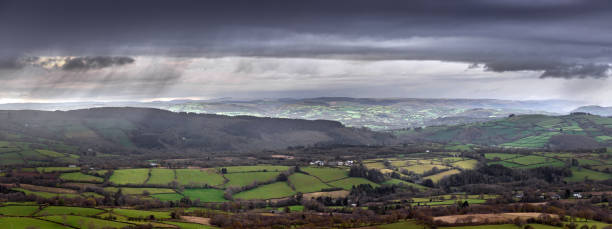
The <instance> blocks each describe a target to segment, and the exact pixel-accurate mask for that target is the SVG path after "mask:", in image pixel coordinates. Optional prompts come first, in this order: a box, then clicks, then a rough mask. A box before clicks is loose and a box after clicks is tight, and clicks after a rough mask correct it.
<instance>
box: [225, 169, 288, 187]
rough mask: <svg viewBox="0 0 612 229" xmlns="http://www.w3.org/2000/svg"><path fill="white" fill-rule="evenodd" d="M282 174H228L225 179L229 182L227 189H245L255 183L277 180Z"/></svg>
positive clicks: (226, 185)
mask: <svg viewBox="0 0 612 229" xmlns="http://www.w3.org/2000/svg"><path fill="white" fill-rule="evenodd" d="M279 174H280V172H248V173H228V174H225V175H224V176H225V178H227V179H228V180H229V181H228V182H227V183H226V184H225V187H243V186H247V185H250V184H253V183H255V182H258V183H261V182H267V181H271V180H274V179H276V177H278V175H279Z"/></svg>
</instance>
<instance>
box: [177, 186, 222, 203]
mask: <svg viewBox="0 0 612 229" xmlns="http://www.w3.org/2000/svg"><path fill="white" fill-rule="evenodd" d="M183 195H184V196H186V197H189V198H190V199H192V200H200V201H202V202H225V201H227V200H226V199H225V198H224V197H223V190H220V189H185V190H184V191H183Z"/></svg>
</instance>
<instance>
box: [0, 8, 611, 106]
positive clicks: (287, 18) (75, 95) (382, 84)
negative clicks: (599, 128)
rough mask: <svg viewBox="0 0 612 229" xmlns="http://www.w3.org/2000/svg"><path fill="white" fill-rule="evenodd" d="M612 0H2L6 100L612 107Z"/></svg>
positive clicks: (0, 63)
mask: <svg viewBox="0 0 612 229" xmlns="http://www.w3.org/2000/svg"><path fill="white" fill-rule="evenodd" d="M611 22H612V1H609V0H454V1H449V0H440V1H436V0H422V1H420V0H410V1H406V0H396V1H387V0H367V1H365V0H346V1H333V0H321V1H319V0H308V1H304V0H299V1H297V0H296V1H291V0H258V1H252V0H244V1H235V0H223V1H203V0H201V1H200V0H198V1H196V0H194V1H182V0H179V1H157V0H145V1H135V0H130V1H126V0H116V1H115V0H103V1H102V0H100V1H83V0H75V1H62V0H56V1H34V0H16V1H6V0H0V103H3V102H4V103H6V102H28V101H79V100H104V101H109V100H154V99H171V98H194V99H207V98H219V97H234V98H275V97H321V96H350V97H435V98H497V99H517V100H527V99H568V100H581V101H585V102H588V103H592V104H600V105H612V79H611V77H610V76H611V75H612V70H611V64H612V23H611Z"/></svg>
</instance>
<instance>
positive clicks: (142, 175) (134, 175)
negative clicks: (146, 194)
mask: <svg viewBox="0 0 612 229" xmlns="http://www.w3.org/2000/svg"><path fill="white" fill-rule="evenodd" d="M148 177H149V169H119V170H115V171H114V172H113V175H112V176H111V177H110V179H109V181H110V182H111V183H113V184H116V185H126V184H144V182H145V181H146V180H147V178H148Z"/></svg>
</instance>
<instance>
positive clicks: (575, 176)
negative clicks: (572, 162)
mask: <svg viewBox="0 0 612 229" xmlns="http://www.w3.org/2000/svg"><path fill="white" fill-rule="evenodd" d="M586 179H588V180H595V181H602V180H607V179H612V174H609V173H602V172H597V171H593V170H589V169H585V168H576V167H573V168H572V176H571V177H566V178H565V179H564V180H565V181H567V182H580V181H584V180H586Z"/></svg>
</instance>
